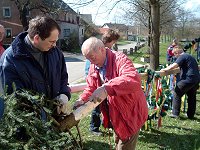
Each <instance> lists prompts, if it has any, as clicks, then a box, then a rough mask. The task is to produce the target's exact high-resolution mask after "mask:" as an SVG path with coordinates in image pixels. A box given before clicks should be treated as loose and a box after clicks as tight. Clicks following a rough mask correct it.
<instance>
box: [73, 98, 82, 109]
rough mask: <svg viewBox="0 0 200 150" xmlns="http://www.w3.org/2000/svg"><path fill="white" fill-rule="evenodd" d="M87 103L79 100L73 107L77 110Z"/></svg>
mask: <svg viewBox="0 0 200 150" xmlns="http://www.w3.org/2000/svg"><path fill="white" fill-rule="evenodd" d="M84 104H85V102H84V101H83V100H82V99H78V100H77V101H76V102H75V103H74V106H73V109H76V108H78V107H80V106H81V105H84Z"/></svg>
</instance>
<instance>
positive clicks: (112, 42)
mask: <svg viewBox="0 0 200 150" xmlns="http://www.w3.org/2000/svg"><path fill="white" fill-rule="evenodd" d="M119 38H120V35H119V34H118V33H117V32H116V31H114V30H112V29H109V30H108V31H107V32H105V33H104V34H103V35H102V38H101V39H102V41H103V43H104V45H105V47H108V48H110V49H112V50H115V51H118V46H117V40H118V39H119Z"/></svg>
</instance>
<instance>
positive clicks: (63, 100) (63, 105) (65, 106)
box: [56, 94, 72, 115]
mask: <svg viewBox="0 0 200 150" xmlns="http://www.w3.org/2000/svg"><path fill="white" fill-rule="evenodd" d="M56 99H57V100H58V101H59V103H60V104H59V105H58V106H57V113H58V114H61V113H63V114H66V115H69V114H70V113H71V112H72V107H71V105H70V103H69V102H68V97H67V96H66V95H65V94H60V95H59V96H57V97H56Z"/></svg>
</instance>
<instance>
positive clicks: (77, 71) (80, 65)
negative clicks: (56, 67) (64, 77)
mask: <svg viewBox="0 0 200 150" xmlns="http://www.w3.org/2000/svg"><path fill="white" fill-rule="evenodd" d="M64 56H65V61H66V67H67V72H68V81H69V83H70V84H75V83H77V82H79V81H81V80H83V79H84V77H85V58H84V56H82V55H81V54H71V53H64Z"/></svg>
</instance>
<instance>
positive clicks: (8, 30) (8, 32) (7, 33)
mask: <svg viewBox="0 0 200 150" xmlns="http://www.w3.org/2000/svg"><path fill="white" fill-rule="evenodd" d="M5 30H6V33H5V35H6V38H11V37H12V29H10V28H5Z"/></svg>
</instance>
